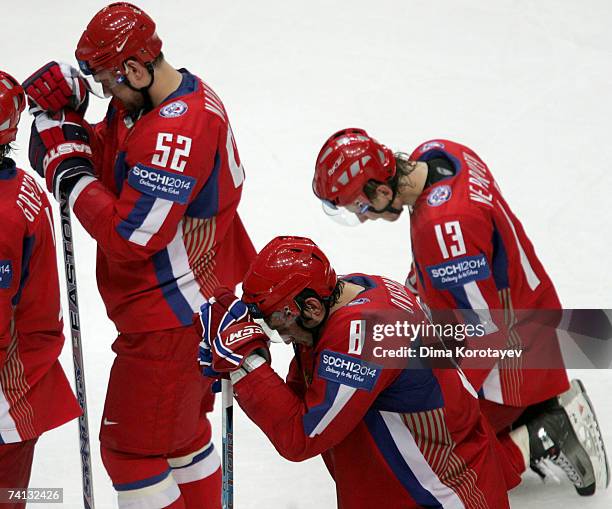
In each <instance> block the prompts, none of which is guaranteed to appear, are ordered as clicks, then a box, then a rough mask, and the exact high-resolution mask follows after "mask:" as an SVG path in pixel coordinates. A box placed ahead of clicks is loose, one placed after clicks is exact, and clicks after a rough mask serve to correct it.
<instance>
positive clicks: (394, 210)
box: [368, 189, 403, 216]
mask: <svg viewBox="0 0 612 509" xmlns="http://www.w3.org/2000/svg"><path fill="white" fill-rule="evenodd" d="M396 196H397V190H396V189H394V190H393V195H392V196H391V199H390V200H389V203H387V206H386V207H384V208H382V209H375V208H374V207H372V206H371V205H370V208H369V209H368V211H369V212H374V214H384V213H385V212H389V213H390V214H395V215H396V216H399V215H400V214H401V213H402V211H403V208H401V209H397V208H395V207H393V206H392V205H391V204H392V203H393V202H394V201H395V197H396Z"/></svg>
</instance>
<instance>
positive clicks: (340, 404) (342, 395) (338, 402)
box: [308, 384, 357, 438]
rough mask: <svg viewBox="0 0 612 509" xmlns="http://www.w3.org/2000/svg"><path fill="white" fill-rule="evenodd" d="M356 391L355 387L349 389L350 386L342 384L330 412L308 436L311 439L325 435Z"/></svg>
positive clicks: (326, 413)
mask: <svg viewBox="0 0 612 509" xmlns="http://www.w3.org/2000/svg"><path fill="white" fill-rule="evenodd" d="M356 390H357V389H355V388H354V387H349V386H348V385H342V384H340V387H339V388H338V392H337V393H336V396H335V397H334V401H333V403H332V404H331V406H330V408H329V410H328V411H327V412H325V415H324V416H323V418H322V419H321V420H320V421H319V424H317V426H316V427H315V429H313V430H312V431H311V433H310V435H308V436H309V437H310V438H313V437H316V436H317V435H320V434H321V433H323V431H324V430H325V428H327V426H329V424H330V423H331V422H332V421H333V420H334V418H335V417H336V416H337V415H338V414H339V413H340V411H341V410H342V409H343V408H344V407H345V406H346V404H347V403H348V402H349V400H350V399H351V397H352V396H353V394H355V391H356Z"/></svg>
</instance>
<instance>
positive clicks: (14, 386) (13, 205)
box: [0, 158, 81, 444]
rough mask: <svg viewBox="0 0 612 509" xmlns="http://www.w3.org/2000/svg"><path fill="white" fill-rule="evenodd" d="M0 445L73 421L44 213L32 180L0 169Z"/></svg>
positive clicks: (8, 164)
mask: <svg viewBox="0 0 612 509" xmlns="http://www.w3.org/2000/svg"><path fill="white" fill-rule="evenodd" d="M0 217H1V218H2V226H1V227H0V444H3V443H13V442H21V441H24V440H29V439H32V438H35V437H38V436H39V435H41V434H42V433H43V432H44V431H46V430H49V429H52V428H55V427H57V426H60V425H61V424H64V423H65V422H68V421H70V420H71V419H74V418H75V417H78V416H79V415H80V413H81V409H80V407H79V405H78V403H77V400H76V398H75V397H74V395H73V393H72V390H71V389H70V385H69V384H68V380H66V376H65V375H64V371H63V370H62V367H61V365H60V363H59V361H58V357H59V354H60V352H61V350H62V346H63V344H64V336H63V332H62V331H63V322H62V312H61V307H60V292H59V281H58V276H57V260H56V256H55V239H54V237H53V219H52V213H51V207H50V206H49V201H48V200H47V197H46V195H45V193H44V192H43V191H42V189H41V188H40V187H39V186H38V184H37V183H36V182H35V181H34V179H33V178H32V177H31V176H30V175H28V174H27V173H25V172H23V171H22V170H20V169H18V168H16V167H15V163H14V162H13V161H12V160H10V159H8V158H5V159H4V161H3V165H2V168H0Z"/></svg>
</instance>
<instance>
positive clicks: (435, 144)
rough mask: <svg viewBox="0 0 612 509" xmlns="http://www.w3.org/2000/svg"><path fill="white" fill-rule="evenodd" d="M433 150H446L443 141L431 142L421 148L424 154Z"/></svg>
mask: <svg viewBox="0 0 612 509" xmlns="http://www.w3.org/2000/svg"><path fill="white" fill-rule="evenodd" d="M432 148H439V149H442V150H444V143H442V142H441V141H430V142H429V143H425V144H424V145H423V146H422V147H421V149H420V152H421V154H422V153H424V152H427V151H428V150H431V149H432Z"/></svg>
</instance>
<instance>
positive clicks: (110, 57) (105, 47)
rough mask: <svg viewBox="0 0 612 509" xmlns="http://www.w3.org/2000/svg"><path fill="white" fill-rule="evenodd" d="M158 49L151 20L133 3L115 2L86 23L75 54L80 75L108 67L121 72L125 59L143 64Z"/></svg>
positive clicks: (152, 57)
mask: <svg viewBox="0 0 612 509" xmlns="http://www.w3.org/2000/svg"><path fill="white" fill-rule="evenodd" d="M161 48H162V42H161V39H160V38H159V37H158V36H157V33H156V32H155V22H154V21H153V20H152V19H151V18H150V17H149V16H148V15H147V14H146V13H145V12H144V11H143V10H141V9H139V8H138V7H136V6H135V5H132V4H130V3H127V2H117V3H113V4H110V5H107V6H106V7H104V9H102V10H101V11H99V12H98V13H97V14H96V15H95V16H94V17H93V19H92V20H91V21H90V22H89V24H88V25H87V28H86V29H85V31H84V32H83V35H82V36H81V39H80V40H79V43H78V45H77V49H76V52H75V55H76V58H77V60H78V62H79V67H80V68H81V71H82V72H83V73H84V74H96V73H98V72H100V71H102V70H110V71H112V72H113V73H114V74H118V75H122V74H123V72H124V70H123V63H124V62H125V61H126V60H127V59H128V58H133V59H135V60H137V61H138V62H140V63H141V64H143V65H146V64H147V63H149V62H151V61H153V60H154V59H155V58H156V57H157V56H158V55H159V54H160V53H161Z"/></svg>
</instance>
